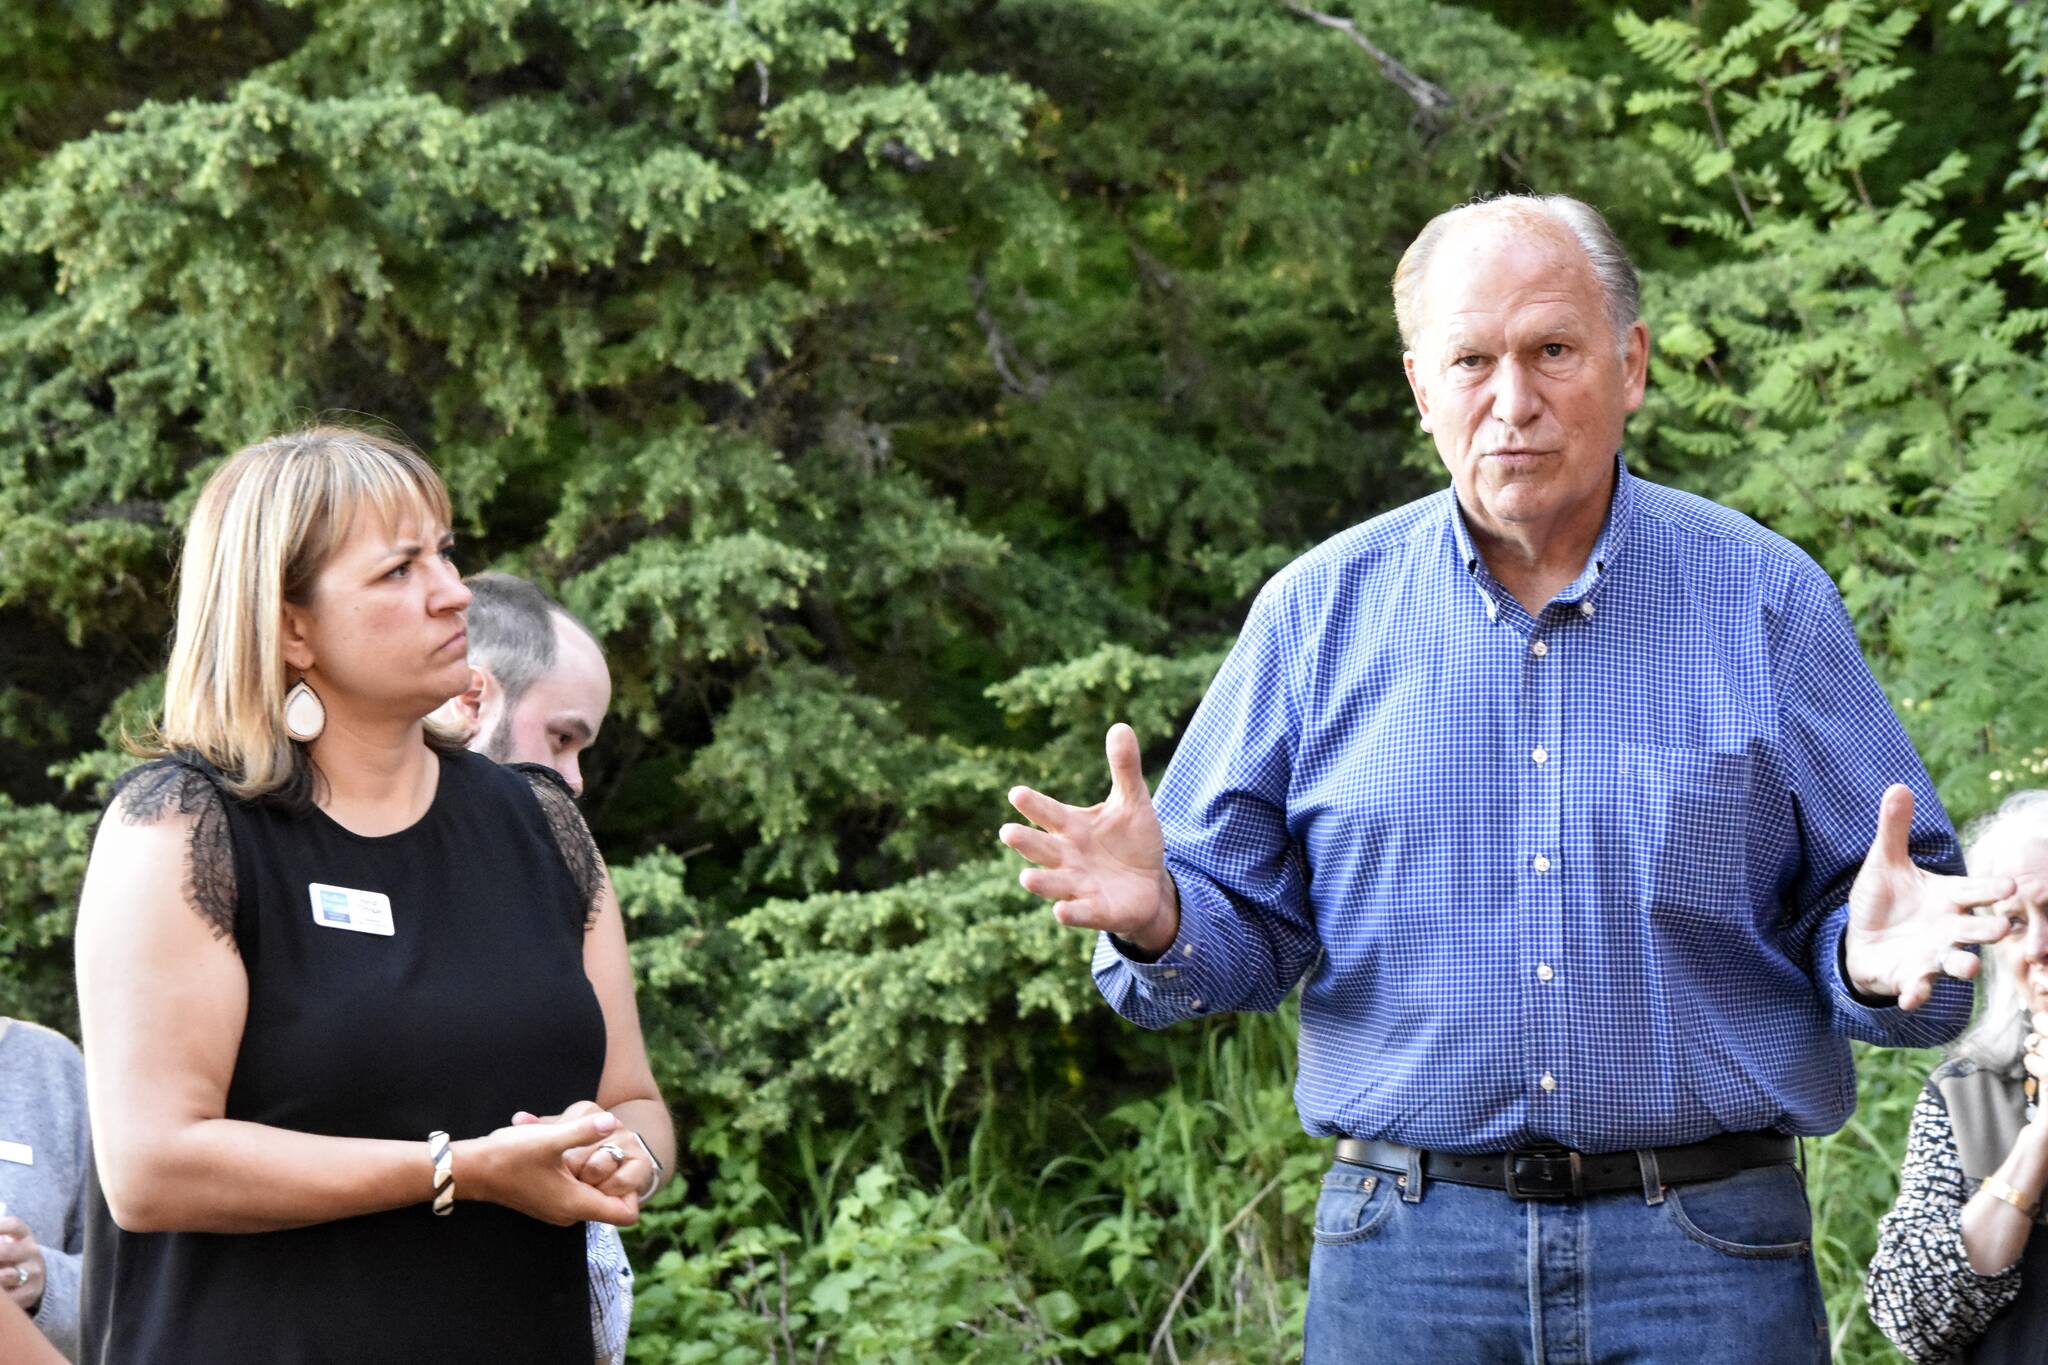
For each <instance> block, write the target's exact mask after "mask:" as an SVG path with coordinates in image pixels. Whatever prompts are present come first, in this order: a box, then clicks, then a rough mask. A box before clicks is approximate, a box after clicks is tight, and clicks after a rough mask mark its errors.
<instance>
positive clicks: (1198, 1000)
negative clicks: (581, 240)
mask: <svg viewBox="0 0 2048 1365" xmlns="http://www.w3.org/2000/svg"><path fill="white" fill-rule="evenodd" d="M1188 1007H1189V1008H1190V1009H1192V1010H1194V1012H1195V1013H1197V1014H1200V1013H1201V1012H1202V997H1201V996H1199V995H1198V996H1196V997H1195V998H1194V999H1192V1000H1190V1001H1188Z"/></svg>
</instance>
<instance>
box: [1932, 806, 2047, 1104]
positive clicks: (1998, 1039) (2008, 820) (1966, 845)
mask: <svg viewBox="0 0 2048 1365" xmlns="http://www.w3.org/2000/svg"><path fill="white" fill-rule="evenodd" d="M2035 842H2048V790H2043V789H2041V788H2039V787H2034V788H2030V789H2028V790H2026V791H2016V792H2014V793H2013V794H2012V795H2011V796H2008V797H2006V798H2005V800H2004V802H2003V803H2002V804H2001V805H2000V806H1999V807H1998V809H1997V810H1995V811H1992V812H1991V813H1990V814H1989V815H1980V816H1978V817H1977V818H1976V819H1975V820H1972V821H1971V822H1970V824H1969V826H1968V828H1966V829H1964V831H1963V861H1964V862H1965V863H1966V864H1968V866H1969V869H1970V871H1971V872H1972V873H1980V874H1981V873H1982V872H1983V870H1984V869H1986V868H1988V867H1990V866H1991V865H1992V864H1993V863H1994V862H1995V861H1997V860H1998V859H2000V858H2002V857H2003V856H2004V855H2005V853H2006V852H2007V850H2009V849H2011V848H2013V847H2015V846H2016V845H2025V844H2028V843H2035ZM1995 947H1996V945H1993V948H1994V950H1993V951H1983V952H1981V953H1980V954H1979V957H1980V959H1981V961H1982V962H1983V964H1984V966H1983V970H1981V971H1980V972H1979V973H1978V974H1977V980H1978V982H1979V984H1980V985H1981V987H1982V989H1981V990H1980V991H1979V992H1978V994H1979V996H1980V998H1981V999H1982V1000H1983V1005H1982V1007H1981V1008H1980V1009H1979V1010H1978V1011H1977V1022H1976V1023H1974V1024H1972V1025H1970V1031H1969V1032H1968V1033H1965V1034H1964V1035H1963V1036H1962V1037H1960V1038H1958V1039H1956V1041H1955V1045H1954V1046H1953V1047H1951V1048H1950V1049H1949V1051H1950V1052H1952V1053H1953V1054H1954V1055H1956V1056H1958V1057H1966V1058H1968V1059H1969V1060H1970V1061H1973V1062H1975V1063H1976V1064H1977V1065H1979V1066H1981V1067H1984V1068H1986V1069H1988V1070H1992V1071H2003V1070H2004V1069H2005V1068H2007V1067H2009V1066H2012V1065H2013V1064H2014V1063H2016V1062H2018V1061H2019V1059H2020V1055H2021V1054H2022V1053H2023V1052H2025V1051H2026V1040H2027V1031H2028V1027H2029V1026H2028V1022H2027V1004H2026V994H2025V992H2024V991H2023V990H2022V989H2021V986H2022V984H2023V983H2022V982H2021V981H2020V980H2019V978H2017V977H2016V976H2014V975H2013V974H2012V973H2011V972H2008V971H2006V970H2005V968H2004V967H2003V966H2002V965H2001V964H2000V963H1999V961H1998V954H1997V952H1996V951H1995Z"/></svg>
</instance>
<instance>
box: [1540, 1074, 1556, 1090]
mask: <svg viewBox="0 0 2048 1365" xmlns="http://www.w3.org/2000/svg"><path fill="white" fill-rule="evenodd" d="M1537 1084H1538V1085H1540V1086H1542V1087H1543V1088H1544V1089H1545V1090H1555V1089H1557V1077H1555V1076H1553V1075H1551V1074H1550V1073H1549V1072H1548V1071H1546V1072H1544V1073H1543V1079H1542V1080H1540V1081H1538V1082H1537Z"/></svg>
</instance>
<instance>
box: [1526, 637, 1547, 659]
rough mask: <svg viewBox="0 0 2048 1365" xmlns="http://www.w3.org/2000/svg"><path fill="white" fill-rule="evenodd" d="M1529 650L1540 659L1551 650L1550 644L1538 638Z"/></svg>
mask: <svg viewBox="0 0 2048 1365" xmlns="http://www.w3.org/2000/svg"><path fill="white" fill-rule="evenodd" d="M1529 652H1530V653H1531V654H1534V655H1535V656H1536V657H1537V658H1539V659H1540V658H1542V657H1543V656H1544V655H1546V654H1548V653H1549V652H1550V646H1549V645H1546V644H1544V643H1543V642H1542V641H1541V640H1538V641H1537V642H1536V643H1535V644H1533V645H1530V646H1529Z"/></svg>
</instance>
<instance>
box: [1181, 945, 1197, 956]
mask: <svg viewBox="0 0 2048 1365" xmlns="http://www.w3.org/2000/svg"><path fill="white" fill-rule="evenodd" d="M1180 955H1181V956H1182V957H1193V956H1194V955H1195V945H1194V944H1192V943H1183V944H1181V945H1180Z"/></svg>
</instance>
